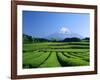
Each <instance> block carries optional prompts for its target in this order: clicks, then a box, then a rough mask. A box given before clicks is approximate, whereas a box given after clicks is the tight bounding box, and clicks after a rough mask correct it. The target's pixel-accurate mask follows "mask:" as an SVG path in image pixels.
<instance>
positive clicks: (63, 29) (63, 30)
mask: <svg viewBox="0 0 100 80" xmlns="http://www.w3.org/2000/svg"><path fill="white" fill-rule="evenodd" d="M70 32H71V31H70V30H69V29H68V28H67V27H61V28H60V33H70Z"/></svg>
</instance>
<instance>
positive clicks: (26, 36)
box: [23, 34, 90, 43]
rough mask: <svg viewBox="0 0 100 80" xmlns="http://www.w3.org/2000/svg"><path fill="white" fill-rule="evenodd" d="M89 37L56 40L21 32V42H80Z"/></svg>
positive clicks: (86, 40) (87, 39)
mask: <svg viewBox="0 0 100 80" xmlns="http://www.w3.org/2000/svg"><path fill="white" fill-rule="evenodd" d="M89 40H90V38H89V37H86V38H84V39H80V38H77V37H73V38H65V39H64V40H56V39H54V38H53V39H51V40H48V39H45V38H35V37H32V36H29V35H26V34H23V43H37V42H80V41H85V42H89Z"/></svg>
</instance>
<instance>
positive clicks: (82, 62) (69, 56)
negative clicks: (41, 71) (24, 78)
mask: <svg viewBox="0 0 100 80" xmlns="http://www.w3.org/2000/svg"><path fill="white" fill-rule="evenodd" d="M88 65H89V42H43V43H33V44H23V68H45V67H67V66H88Z"/></svg>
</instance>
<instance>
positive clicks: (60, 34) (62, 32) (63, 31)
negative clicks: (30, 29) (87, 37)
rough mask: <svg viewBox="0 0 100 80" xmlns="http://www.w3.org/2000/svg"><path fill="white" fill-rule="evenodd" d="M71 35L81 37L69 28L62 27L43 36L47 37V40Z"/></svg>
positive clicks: (71, 36) (61, 38) (62, 38)
mask: <svg viewBox="0 0 100 80" xmlns="http://www.w3.org/2000/svg"><path fill="white" fill-rule="evenodd" d="M73 37H76V38H80V39H82V38H83V37H82V36H81V35H79V34H77V33H73V32H71V31H70V30H69V29H67V28H64V27H63V28H61V29H60V31H59V32H56V33H53V34H51V35H48V36H47V37H45V38H46V39H49V40H52V39H56V40H64V39H65V38H73Z"/></svg>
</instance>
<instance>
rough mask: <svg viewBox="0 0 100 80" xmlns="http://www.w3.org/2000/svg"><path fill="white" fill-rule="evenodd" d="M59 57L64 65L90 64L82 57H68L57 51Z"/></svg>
mask: <svg viewBox="0 0 100 80" xmlns="http://www.w3.org/2000/svg"><path fill="white" fill-rule="evenodd" d="M57 57H58V60H59V62H60V63H61V65H62V66H84V65H85V66H86V65H89V63H88V62H87V61H84V60H82V59H80V58H76V57H70V58H68V57H66V56H64V55H63V54H62V53H60V52H59V53H57Z"/></svg>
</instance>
